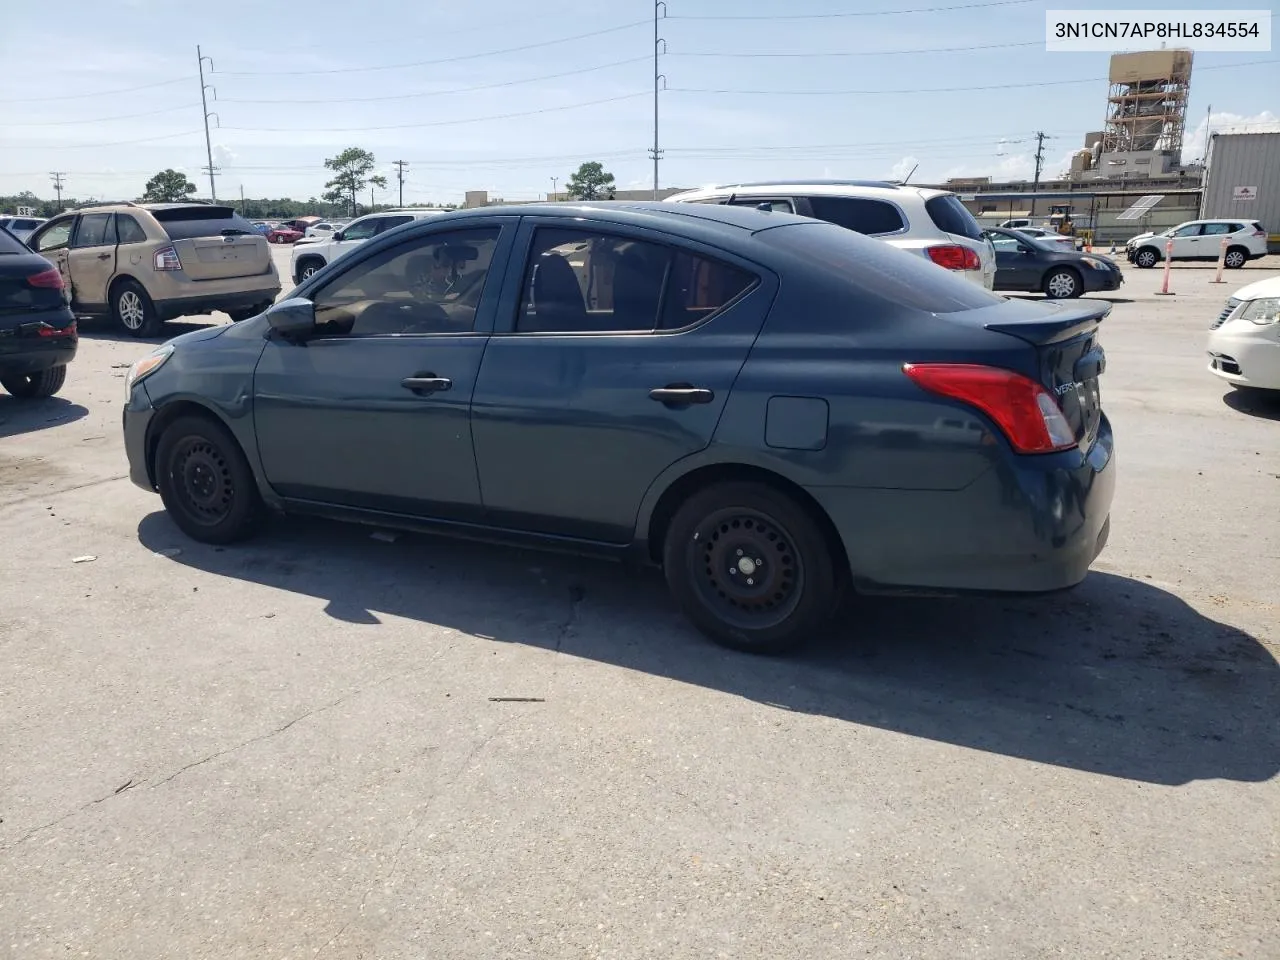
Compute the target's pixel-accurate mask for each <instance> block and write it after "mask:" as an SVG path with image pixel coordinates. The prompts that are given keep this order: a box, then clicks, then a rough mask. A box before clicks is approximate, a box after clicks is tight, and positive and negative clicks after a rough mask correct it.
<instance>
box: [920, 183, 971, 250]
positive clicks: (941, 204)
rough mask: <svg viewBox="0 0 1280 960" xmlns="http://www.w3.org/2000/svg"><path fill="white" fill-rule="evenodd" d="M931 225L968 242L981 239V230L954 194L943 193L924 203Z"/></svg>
mask: <svg viewBox="0 0 1280 960" xmlns="http://www.w3.org/2000/svg"><path fill="white" fill-rule="evenodd" d="M924 208H925V210H927V211H928V212H929V219H930V220H932V221H933V225H934V226H935V227H937V228H938V229H939V230H941V231H943V232H944V233H951V234H955V235H956V236H957V237H968V238H969V239H970V240H981V239H982V228H981V227H979V226H978V221H977V220H975V219H973V214H971V213H970V212H969V211H968V210H966V209H965V208H964V204H963V203H961V202H960V198H959V197H957V196H956V195H955V194H954V193H944V194H943V195H942V196H940V197H932V198H931V199H929V200H926V201H925V202H924Z"/></svg>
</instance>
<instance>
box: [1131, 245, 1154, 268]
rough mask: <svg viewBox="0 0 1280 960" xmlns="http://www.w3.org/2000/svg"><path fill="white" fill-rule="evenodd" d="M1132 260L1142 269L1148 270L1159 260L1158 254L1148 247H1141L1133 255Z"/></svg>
mask: <svg viewBox="0 0 1280 960" xmlns="http://www.w3.org/2000/svg"><path fill="white" fill-rule="evenodd" d="M1133 262H1134V263H1135V264H1137V265H1138V266H1140V267H1142V269H1144V270H1150V269H1151V268H1152V267H1154V266H1155V265H1156V264H1157V263H1159V262H1160V254H1158V253H1156V251H1154V250H1152V249H1151V248H1150V247H1143V248H1142V249H1141V250H1139V251H1138V252H1137V254H1135V255H1134V258H1133Z"/></svg>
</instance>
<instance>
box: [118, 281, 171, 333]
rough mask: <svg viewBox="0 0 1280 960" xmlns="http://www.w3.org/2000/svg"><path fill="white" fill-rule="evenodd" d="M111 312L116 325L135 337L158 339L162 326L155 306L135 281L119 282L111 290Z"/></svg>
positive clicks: (162, 322) (162, 323) (140, 285)
mask: <svg viewBox="0 0 1280 960" xmlns="http://www.w3.org/2000/svg"><path fill="white" fill-rule="evenodd" d="M111 312H112V315H113V316H114V317H115V319H116V323H118V324H120V326H122V327H124V328H125V329H126V330H127V331H129V333H131V334H133V335H134V336H135V337H158V336H160V330H161V328H162V327H163V326H164V321H163V320H161V319H160V317H159V316H158V315H157V314H156V307H155V304H153V303H152V302H151V298H150V297H149V296H147V291H146V290H144V289H142V284H140V283H138V282H137V281H136V280H121V281H120V282H119V283H117V284H116V285H115V286H114V287H113V288H112V290H111Z"/></svg>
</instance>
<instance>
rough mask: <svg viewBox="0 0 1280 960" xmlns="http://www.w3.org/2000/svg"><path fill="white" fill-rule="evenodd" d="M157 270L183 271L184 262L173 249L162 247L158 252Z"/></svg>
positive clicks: (156, 258)
mask: <svg viewBox="0 0 1280 960" xmlns="http://www.w3.org/2000/svg"><path fill="white" fill-rule="evenodd" d="M155 268H156V269H157V270H181V269H182V260H181V259H180V258H179V257H178V251H177V250H175V249H174V248H173V247H162V248H161V249H159V250H157V251H156V256H155Z"/></svg>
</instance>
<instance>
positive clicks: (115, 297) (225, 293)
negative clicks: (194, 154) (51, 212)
mask: <svg viewBox="0 0 1280 960" xmlns="http://www.w3.org/2000/svg"><path fill="white" fill-rule="evenodd" d="M27 246H29V247H30V248H31V249H32V250H34V251H35V252H36V253H39V254H40V255H42V256H44V257H45V258H47V259H48V260H50V261H51V262H52V263H53V264H54V266H56V267H57V268H58V270H59V272H61V274H62V277H63V280H64V281H65V282H66V285H67V289H68V290H69V291H70V294H71V309H72V310H73V311H74V312H75V313H76V314H78V315H81V316H111V317H114V318H115V320H116V322H117V323H119V324H120V325H121V326H122V327H124V328H125V329H126V330H128V331H129V332H130V333H131V334H133V335H134V336H135V337H154V336H158V335H159V334H160V328H161V326H162V325H163V324H164V322H165V321H166V320H171V319H173V318H174V317H182V316H188V315H191V314H201V313H212V312H213V311H215V310H222V311H224V312H226V313H227V314H229V315H230V316H231V319H232V320H246V319H248V318H249V317H252V316H255V315H257V314H258V313H261V312H262V311H263V310H265V309H266V308H267V307H269V306H270V305H271V304H272V302H273V301H274V300H275V298H276V296H277V295H278V294H279V293H280V276H279V274H278V273H276V268H275V264H274V263H272V262H271V249H270V247H269V246H268V244H267V238H266V237H264V236H262V235H260V234H259V233H258V232H257V231H256V230H254V228H253V225H252V224H251V223H249V221H247V220H245V219H244V218H243V217H241V216H240V215H239V214H238V213H236V212H235V210H233V209H232V208H231V207H224V206H219V205H217V204H211V203H201V202H198V201H193V200H185V201H181V202H178V203H142V204H138V203H129V202H127V201H126V202H123V203H104V204H95V205H92V206H86V207H81V208H80V209H78V210H75V211H71V212H68V213H64V214H61V215H59V216H57V217H54V218H53V219H52V220H50V221H49V222H48V223H45V224H42V225H41V226H40V228H39V229H38V230H36V231H35V232H34V233H32V234H31V238H30V239H29V240H28V241H27Z"/></svg>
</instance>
